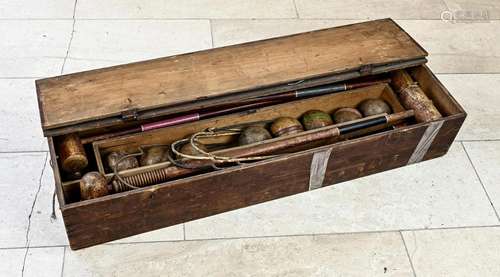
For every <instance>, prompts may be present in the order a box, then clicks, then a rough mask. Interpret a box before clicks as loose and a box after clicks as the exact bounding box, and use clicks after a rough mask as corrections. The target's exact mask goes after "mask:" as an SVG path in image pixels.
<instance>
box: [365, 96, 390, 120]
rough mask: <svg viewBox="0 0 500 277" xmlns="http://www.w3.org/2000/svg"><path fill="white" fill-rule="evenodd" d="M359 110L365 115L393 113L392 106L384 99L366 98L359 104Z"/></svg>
mask: <svg viewBox="0 0 500 277" xmlns="http://www.w3.org/2000/svg"><path fill="white" fill-rule="evenodd" d="M359 110H360V111H361V113H362V114H363V115H364V116H370V115H376V114H382V113H387V114H390V113H391V107H389V104H387V102H385V101H384V100H382V99H366V100H364V101H363V102H361V104H359Z"/></svg>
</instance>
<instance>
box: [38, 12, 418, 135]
mask: <svg viewBox="0 0 500 277" xmlns="http://www.w3.org/2000/svg"><path fill="white" fill-rule="evenodd" d="M426 55H427V53H426V52H425V50H424V49H422V48H421V47H420V46H419V45H418V44H417V43H416V42H415V41H414V40H413V39H412V38H411V37H410V36H409V35H408V34H407V33H405V32H404V31H403V30H402V29H401V28H400V27H399V26H398V25H397V24H396V23H394V22H393V21H392V20H390V19H382V20H375V21H369V22H364V23H358V24H353V25H347V26H341V27H336V28H330V29H324V30H318V31H313V32H307V33H302V34H296V35H291V36H286V37H280V38H274V39H268V40H262V41H256V42H250V43H245V44H240V45H233V46H228V47H222V48H215V49H210V50H205V51H200V52H195V53H189V54H183V55H178V56H171V57H166V58H160V59H155V60H150V61H144V62H138V63H132V64H127V65H121V66H115V67H110V68H104V69H98V70H92V71H86V72H81V73H75V74H69V75H64V76H59V77H53V78H47V79H41V80H37V81H36V85H37V93H38V101H39V107H40V114H41V120H42V127H43V130H44V132H45V134H46V135H48V134H50V133H51V132H50V131H51V130H54V129H58V128H61V127H66V129H68V128H67V127H71V126H77V125H82V124H83V125H84V124H87V125H88V123H89V122H94V123H96V122H97V123H98V122H100V121H102V122H105V121H106V120H108V122H115V123H116V122H119V120H118V121H117V120H115V121H109V119H110V118H113V117H114V118H115V119H120V117H122V120H125V119H126V118H127V117H131V116H132V117H134V118H135V117H136V116H137V114H138V113H139V114H140V113H141V112H147V111H151V110H153V109H159V108H162V109H166V110H168V109H169V107H177V106H179V105H182V104H184V103H188V102H191V103H193V101H194V100H197V99H206V98H217V97H221V96H225V95H229V94H234V93H238V92H245V91H249V90H255V89H258V88H269V87H272V86H277V85H282V84H287V83H290V82H294V81H298V80H305V79H310V78H319V77H324V76H331V75H334V74H340V73H345V72H348V71H356V70H358V71H359V70H363V68H366V66H370V67H372V66H377V65H384V64H391V63H402V62H404V61H411V60H418V59H420V60H422V58H424V60H425V56H426ZM150 114H151V117H152V116H154V115H155V114H154V113H150ZM163 114H165V113H163ZM141 119H147V118H145V117H142V118H141ZM103 125H105V124H98V125H97V126H103ZM108 125H112V124H108ZM77 129H78V128H77ZM80 130H81V128H80ZM68 132H69V129H68Z"/></svg>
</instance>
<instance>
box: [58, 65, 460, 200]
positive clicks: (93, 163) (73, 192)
mask: <svg viewBox="0 0 500 277" xmlns="http://www.w3.org/2000/svg"><path fill="white" fill-rule="evenodd" d="M407 71H408V72H409V73H410V75H411V76H412V77H413V78H414V80H415V81H416V82H418V84H419V85H420V86H421V88H422V89H423V91H424V92H425V93H426V95H427V96H428V97H429V98H430V99H431V100H432V101H433V103H434V104H435V106H436V107H437V108H438V110H439V111H440V112H441V114H442V115H443V117H444V118H446V117H449V116H453V115H456V114H460V113H464V111H463V109H462V108H461V107H460V106H459V105H458V103H457V102H456V101H455V100H454V99H453V97H452V96H451V95H450V94H449V93H448V92H447V91H446V89H444V87H443V86H442V85H441V84H440V83H439V81H438V80H437V79H436V77H435V76H434V75H433V74H432V73H431V72H430V70H429V69H428V68H427V67H426V66H417V67H413V68H408V69H407ZM387 76H388V75H387V74H380V75H379V76H375V77H380V78H385V77H387ZM369 98H381V99H383V100H385V101H386V102H387V103H388V104H389V105H390V106H391V108H392V110H393V112H400V111H403V110H404V108H403V107H402V105H401V103H400V102H399V100H398V96H397V95H396V94H395V93H394V91H393V89H392V88H391V86H390V85H388V84H379V85H373V86H369V87H364V88H358V89H354V90H348V91H345V92H340V93H332V94H327V95H323V96H317V97H312V98H307V99H302V100H295V101H291V102H286V103H283V104H277V105H273V106H268V107H264V108H259V109H253V110H250V111H245V112H239V113H233V114H229V115H224V116H218V117H214V118H209V119H205V120H201V121H197V122H191V123H184V124H180V125H176V126H171V127H165V128H161V129H156V130H152V131H146V132H142V133H135V134H131V135H124V136H119V137H114V138H110V139H105V140H101V141H96V142H94V143H88V144H85V145H84V147H85V151H86V153H87V155H88V158H89V165H88V167H87V169H86V170H87V171H99V172H101V173H103V174H105V175H106V176H107V177H108V178H110V177H111V176H112V175H113V174H112V173H111V172H110V170H109V169H108V168H107V166H106V165H105V164H106V163H105V161H104V160H105V158H106V156H107V155H108V154H109V153H111V152H113V151H124V152H127V153H136V152H137V151H138V147H139V146H141V145H151V144H165V145H168V144H170V143H172V142H173V141H176V140H178V139H182V138H185V137H186V136H189V135H190V134H193V133H195V132H197V131H200V130H203V129H206V128H209V127H224V126H231V125H236V124H241V123H249V122H263V123H262V124H266V123H267V122H268V121H270V120H272V119H275V118H277V117H280V116H291V117H295V118H300V116H301V115H302V114H303V113H304V112H306V111H308V110H311V109H319V110H322V111H325V112H328V113H329V114H331V113H333V112H334V111H335V110H337V109H338V108H341V107H357V106H358V105H359V103H360V102H362V101H363V100H365V99H369ZM414 124H418V123H416V122H414V121H413V120H407V121H405V124H401V125H397V126H395V127H391V128H388V127H387V126H380V127H378V128H369V129H367V130H363V131H361V132H355V133H353V134H349V135H344V136H341V137H339V138H336V139H335V140H330V141H323V142H322V143H321V144H319V145H318V144H315V145H311V146H310V147H309V149H310V148H314V147H319V146H321V145H325V144H331V143H335V142H337V141H342V140H346V139H356V138H358V137H362V136H366V135H368V134H371V133H373V132H384V131H387V130H392V128H405V127H406V126H408V125H414ZM127 127H128V126H127ZM103 131H105V130H103ZM52 139H53V144H54V145H53V149H54V151H55V152H56V153H55V154H56V156H58V154H59V153H58V147H57V145H58V144H59V143H60V140H61V137H53V138H52ZM235 140H236V137H234V136H233V137H231V136H228V137H226V138H224V143H228V144H229V145H231V143H233V142H234V141H235ZM51 141H52V140H51ZM291 150H292V151H297V150H296V149H291ZM155 166H157V167H161V166H163V164H158V165H154V166H152V167H153V168H154V167H155ZM150 167H151V166H150ZM150 167H148V169H149V168H150ZM59 168H60V161H59V159H58V164H57V168H56V170H55V174H56V175H57V176H56V180H60V181H59V182H60V183H59V184H56V186H59V189H60V191H61V192H62V193H61V196H60V199H59V200H60V202H62V203H60V204H61V206H64V205H65V204H69V203H74V202H79V201H80V196H79V179H78V178H72V177H70V176H67V175H66V174H65V173H64V172H62V171H60V170H59ZM141 170H143V169H141V168H140V167H139V168H134V169H131V170H126V171H123V174H125V176H126V175H127V174H129V175H130V174H134V173H137V172H141ZM56 183H58V182H57V181H56ZM167 183H168V182H167ZM118 194H119V193H118ZM61 198H62V199H61Z"/></svg>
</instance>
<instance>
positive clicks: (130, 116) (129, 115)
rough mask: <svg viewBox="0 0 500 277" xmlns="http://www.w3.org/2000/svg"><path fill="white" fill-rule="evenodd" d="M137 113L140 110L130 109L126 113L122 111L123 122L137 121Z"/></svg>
mask: <svg viewBox="0 0 500 277" xmlns="http://www.w3.org/2000/svg"><path fill="white" fill-rule="evenodd" d="M137 112H138V109H129V110H126V111H122V113H121V115H122V120H123V121H132V120H137Z"/></svg>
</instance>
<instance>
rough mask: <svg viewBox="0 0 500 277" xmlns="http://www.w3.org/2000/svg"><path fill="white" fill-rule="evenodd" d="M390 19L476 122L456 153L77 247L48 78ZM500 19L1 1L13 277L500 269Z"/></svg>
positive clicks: (3, 239) (389, 6)
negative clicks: (65, 214)
mask: <svg viewBox="0 0 500 277" xmlns="http://www.w3.org/2000/svg"><path fill="white" fill-rule="evenodd" d="M443 12H447V13H446V14H447V15H449V14H452V15H457V16H460V15H462V16H463V15H467V13H466V12H471V13H472V14H473V15H474V16H475V17H474V18H473V20H470V21H469V22H464V21H460V20H455V21H454V20H452V21H450V20H448V21H443V20H442V19H441V15H442V13H443ZM484 15H486V16H487V17H488V18H489V20H488V21H484V20H483V19H484V18H483V17H484ZM383 17H392V18H394V19H396V20H397V22H398V23H399V24H401V25H402V26H403V27H404V28H405V29H406V30H407V31H408V32H409V33H410V34H411V35H412V36H414V37H415V38H416V39H417V41H419V42H420V43H421V44H422V45H423V46H424V48H426V49H427V50H428V51H429V53H430V58H429V65H430V67H431V68H432V69H433V70H434V71H435V72H436V73H438V77H439V78H440V79H441V81H442V82H443V83H444V84H445V85H446V86H447V87H448V88H449V89H450V91H451V92H452V94H453V95H454V96H455V97H456V98H457V99H458V101H459V102H460V103H462V104H463V106H464V107H465V109H466V110H467V112H468V113H469V117H468V118H467V121H466V123H465V125H464V128H463V130H462V131H461V132H460V134H459V136H458V138H457V141H455V143H454V144H453V146H452V148H451V150H450V152H449V153H448V154H447V155H446V156H445V157H443V158H440V159H436V160H433V161H428V162H424V163H421V164H416V165H412V166H408V167H405V168H402V169H397V170H393V171H389V172H385V173H380V174H377V175H373V176H369V177H366V178H362V179H358V180H354V181H350V182H345V183H342V184H338V185H336V186H332V187H328V188H324V189H321V190H317V191H314V192H311V193H305V194H301V195H296V196H292V197H288V198H285V199H281V200H276V201H271V202H269V203H264V204H261V205H256V206H253V207H250V208H246V209H241V210H237V211H233V212H228V213H225V214H221V215H217V216H213V217H210V218H206V219H202V220H197V221H193V222H189V223H186V224H183V225H178V226H173V227H170V228H166V229H162V230H157V231H154V232H150V233H147V234H142V235H138V236H134V237H131V238H127V239H123V240H120V241H116V242H113V243H109V244H105V245H101V246H96V247H91V248H88V249H85V250H80V251H71V250H70V249H69V247H68V246H67V245H68V242H67V238H66V236H65V232H64V225H63V223H62V221H61V217H60V213H58V217H57V219H51V218H50V214H51V202H52V192H53V176H52V172H51V170H50V166H49V164H48V161H47V145H46V143H45V140H44V138H43V136H42V132H41V129H40V127H39V126H40V125H39V115H38V108H37V102H36V96H35V90H34V80H35V79H36V78H41V77H48V76H54V75H58V74H61V73H70V72H76V71H81V70H86V69H91V68H98V67H103V66H109V65H115V64H121V63H126V62H131V61H137V60H143V59H149V58H155V57H161V56H167V55H173V54H178V53H183V52H189V51H195V50H201V49H207V48H211V47H218V46H223V45H228V44H234V43H239V42H244V41H249V40H255V39H263V38H268V37H273V36H279V35H285V34H290V33H296V32H301V31H307V30H313V29H318V28H324V27H330V26H337V25H342V24H346V23H351V22H357V21H362V20H366V19H375V18H383ZM448 18H449V17H448ZM499 19H500V4H499V2H498V1H496V0H470V1H467V0H441V1H434V0H386V1H381V0H344V1H336V0H331V1H328V0H276V1H266V0H256V1H243V0H233V1H222V0H213V1H208V0H198V1H195V0H184V1H172V0H164V1H140V0H107V1H106V0H104V1H103V0H100V1H96V0H86V1H78V2H77V1H74V2H71V1H56V0H37V1H35V0H16V1H14V0H0V33H1V34H2V38H1V39H0V96H1V101H0V169H1V170H0V199H1V200H0V276H20V275H25V276H61V275H62V276H81V275H85V276H149V275H153V276H159V275H168V276H177V275H178V276H190V275H195V276H266V275H271V276H337V275H338V276H378V275H380V276H386V275H387V276H388V275H392V276H499V275H500V249H499V247H500V219H499V214H498V212H499V211H500V181H498V180H499V178H500V123H499V122H500V109H499V108H498V107H499V106H500V97H498V95H497V94H498V93H499V92H498V88H499V87H500V31H499V30H500V21H499Z"/></svg>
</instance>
